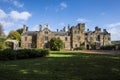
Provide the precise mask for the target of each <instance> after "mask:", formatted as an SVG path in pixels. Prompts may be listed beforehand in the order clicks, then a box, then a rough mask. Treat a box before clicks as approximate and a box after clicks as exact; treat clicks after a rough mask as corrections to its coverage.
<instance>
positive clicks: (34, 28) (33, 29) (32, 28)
mask: <svg viewBox="0 0 120 80" xmlns="http://www.w3.org/2000/svg"><path fill="white" fill-rule="evenodd" d="M30 30H31V31H39V25H35V26H33V27H31V28H30Z"/></svg>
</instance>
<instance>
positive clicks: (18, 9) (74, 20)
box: [0, 0, 120, 40]
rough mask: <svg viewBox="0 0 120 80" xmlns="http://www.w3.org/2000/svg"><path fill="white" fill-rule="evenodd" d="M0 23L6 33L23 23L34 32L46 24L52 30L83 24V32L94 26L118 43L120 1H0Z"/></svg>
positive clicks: (119, 34)
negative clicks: (84, 26)
mask: <svg viewBox="0 0 120 80" xmlns="http://www.w3.org/2000/svg"><path fill="white" fill-rule="evenodd" d="M0 23H1V24H2V25H3V28H4V32H5V33H6V34H9V32H10V31H11V30H16V29H19V28H22V27H23V25H24V24H25V25H27V26H28V27H29V30H32V31H34V30H35V31H38V30H39V25H40V24H41V25H42V26H43V28H44V27H45V24H46V23H48V24H49V28H50V30H52V31H56V30H57V29H59V30H60V29H62V28H63V27H64V26H66V28H67V26H68V24H69V25H70V26H76V25H77V24H78V23H85V25H86V30H87V29H89V30H91V31H93V30H94V28H95V27H96V26H98V27H100V28H101V29H107V31H108V32H109V33H111V40H120V0H0Z"/></svg>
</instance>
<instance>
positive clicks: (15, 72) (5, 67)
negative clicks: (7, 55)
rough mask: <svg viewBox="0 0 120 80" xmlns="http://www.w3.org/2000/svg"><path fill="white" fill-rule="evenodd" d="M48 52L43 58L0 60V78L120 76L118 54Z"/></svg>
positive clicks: (109, 79) (97, 79) (96, 79)
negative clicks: (47, 55)
mask: <svg viewBox="0 0 120 80" xmlns="http://www.w3.org/2000/svg"><path fill="white" fill-rule="evenodd" d="M51 53H52V54H50V56H49V57H46V58H37V59H24V60H16V61H0V80H120V55H114V56H113V55H96V54H83V53H67V52H51Z"/></svg>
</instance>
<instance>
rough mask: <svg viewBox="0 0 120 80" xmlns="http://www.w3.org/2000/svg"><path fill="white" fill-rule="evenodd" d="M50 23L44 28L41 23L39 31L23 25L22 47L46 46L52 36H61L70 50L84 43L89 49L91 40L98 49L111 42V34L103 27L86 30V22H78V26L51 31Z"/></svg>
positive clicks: (65, 47)
mask: <svg viewBox="0 0 120 80" xmlns="http://www.w3.org/2000/svg"><path fill="white" fill-rule="evenodd" d="M48 27H49V25H48V24H45V28H43V29H42V25H39V31H29V30H28V27H27V26H26V25H24V26H23V33H22V34H21V48H46V47H47V45H46V44H47V42H48V41H50V39H51V38H53V37H56V38H60V39H61V40H62V41H63V42H64V49H67V50H70V49H74V48H77V47H80V46H82V45H84V46H85V47H86V48H87V49H91V45H90V44H91V42H93V43H94V44H95V47H96V48H97V49H99V48H100V46H103V45H110V44H111V35H110V33H108V32H107V31H106V29H103V31H101V28H98V27H95V30H94V31H89V29H88V30H87V31H85V24H84V23H78V24H77V25H76V26H69V25H68V28H67V30H66V27H64V28H63V30H58V29H57V31H51V30H50V29H49V28H48Z"/></svg>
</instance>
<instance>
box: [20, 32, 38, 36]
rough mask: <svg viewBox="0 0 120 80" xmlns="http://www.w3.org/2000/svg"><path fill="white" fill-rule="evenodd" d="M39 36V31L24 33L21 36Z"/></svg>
mask: <svg viewBox="0 0 120 80" xmlns="http://www.w3.org/2000/svg"><path fill="white" fill-rule="evenodd" d="M36 34H37V31H27V32H24V33H22V34H21V35H22V36H23V35H27V36H33V35H36Z"/></svg>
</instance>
